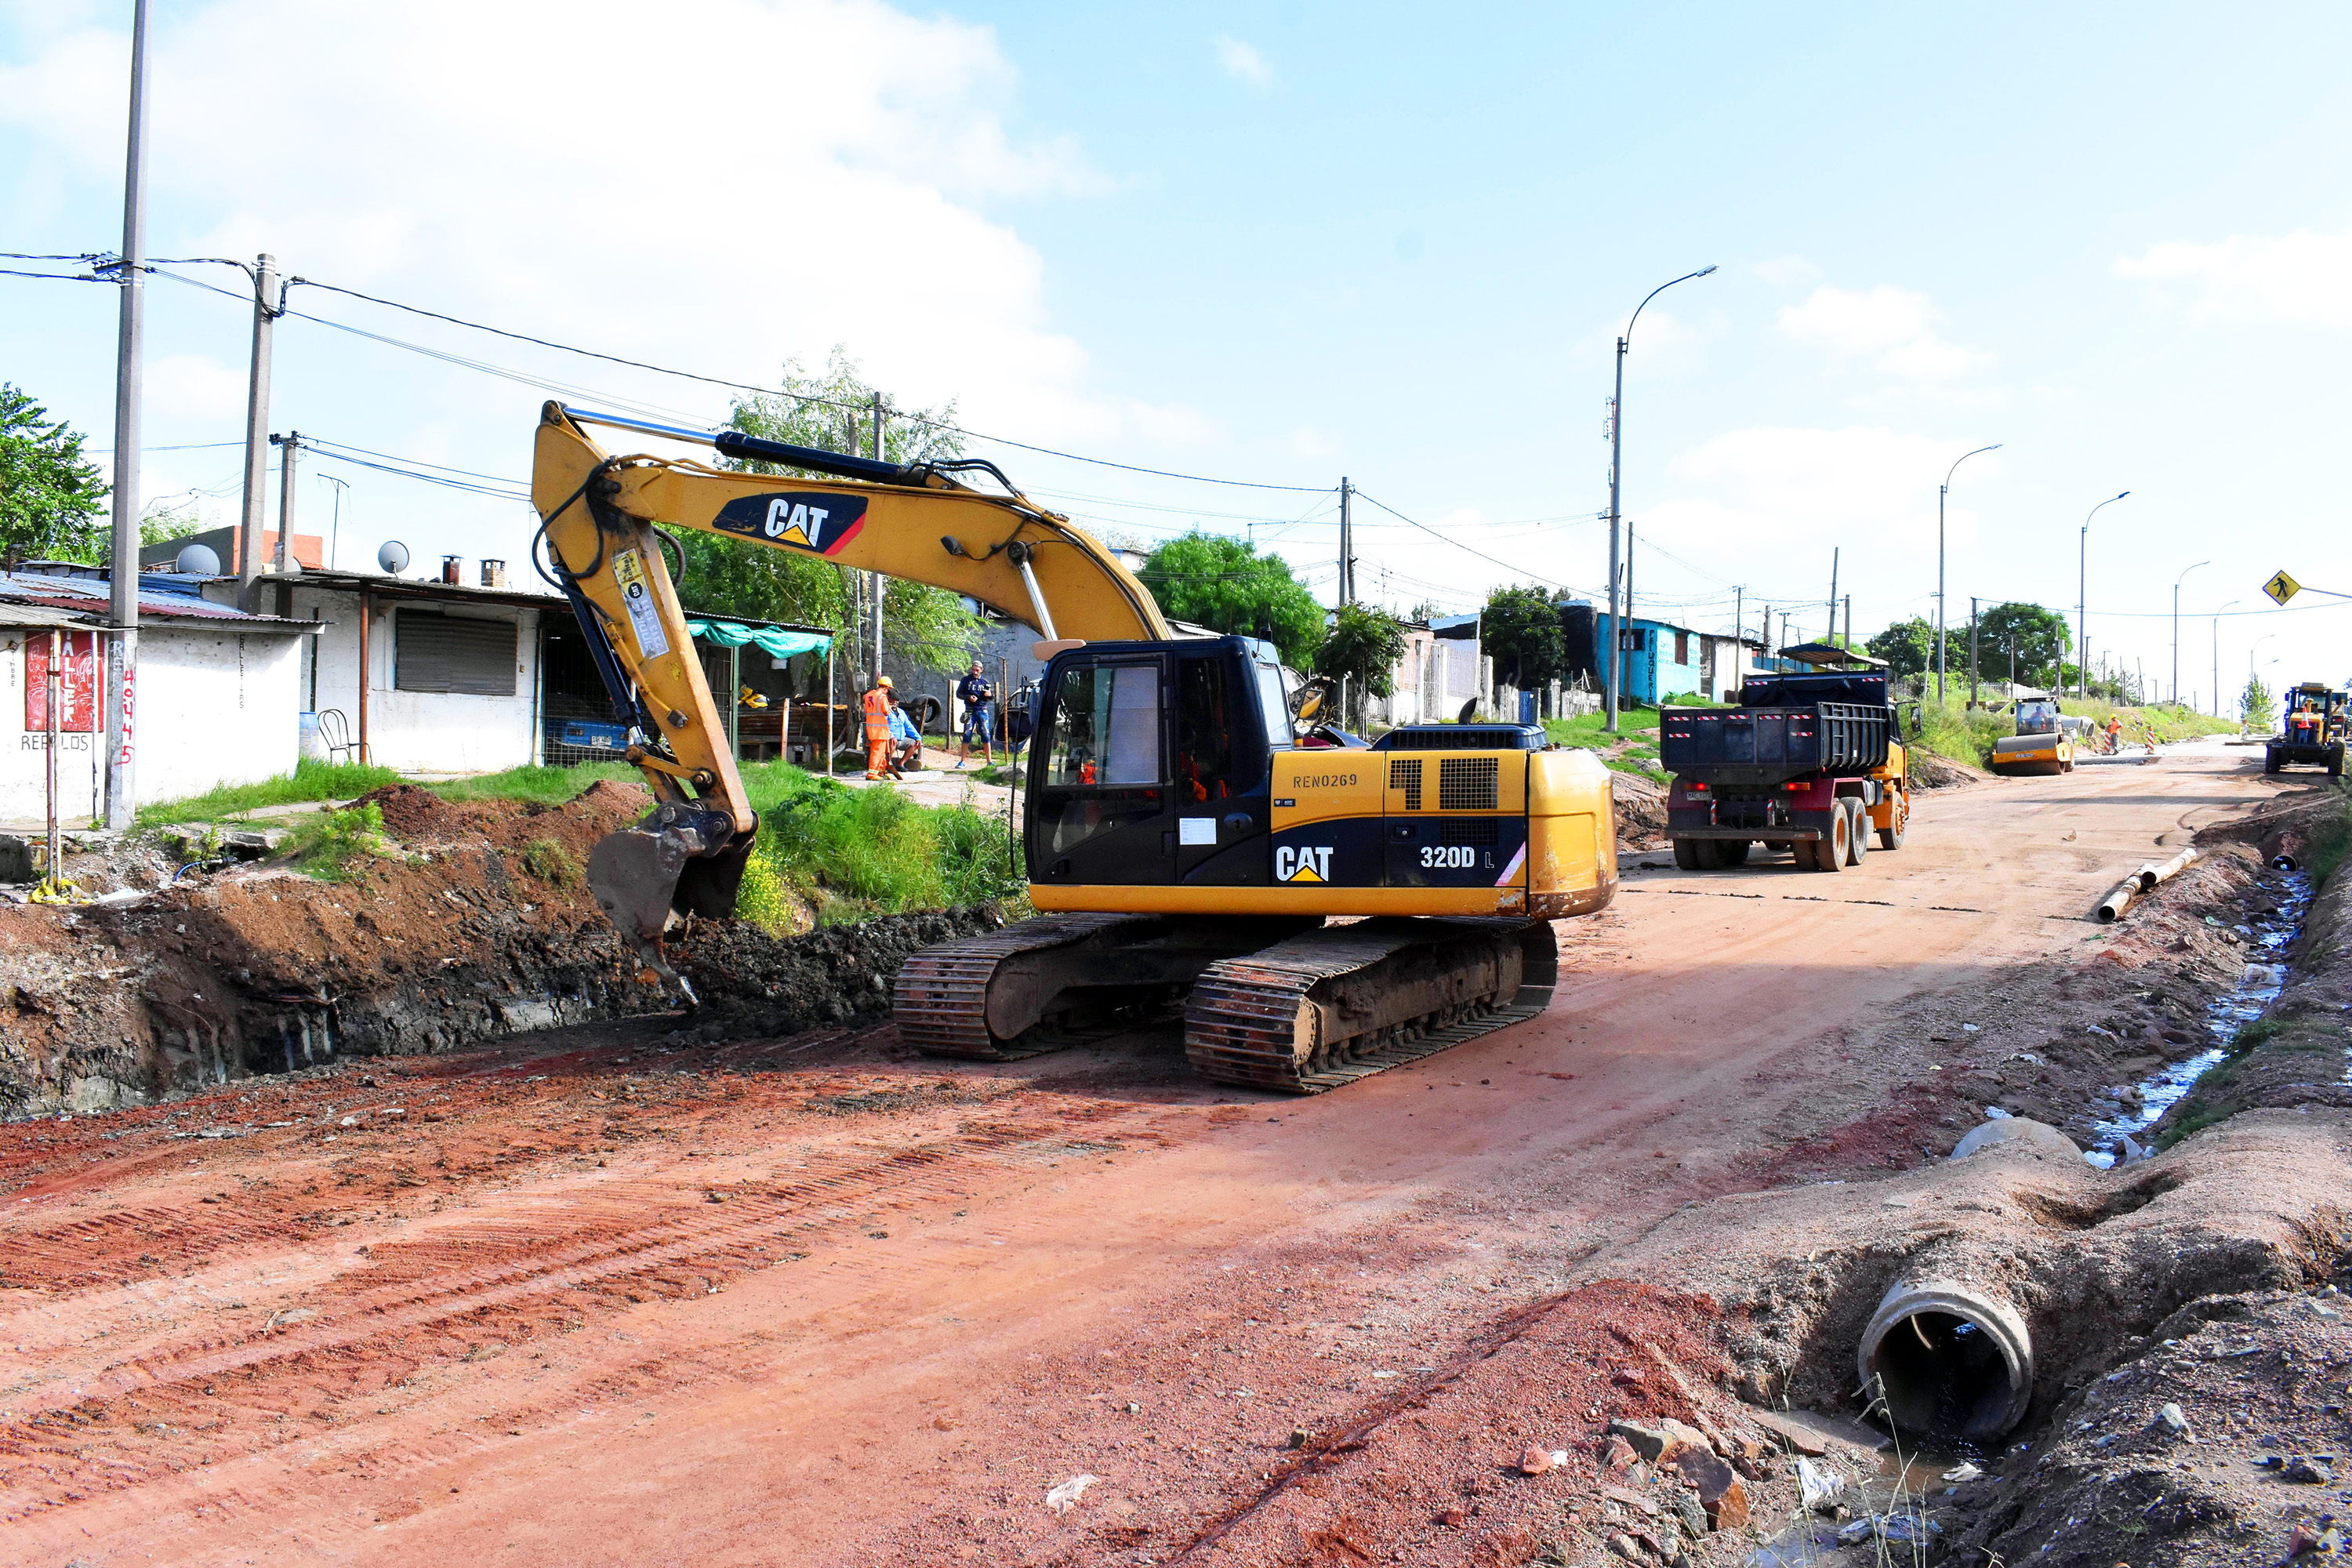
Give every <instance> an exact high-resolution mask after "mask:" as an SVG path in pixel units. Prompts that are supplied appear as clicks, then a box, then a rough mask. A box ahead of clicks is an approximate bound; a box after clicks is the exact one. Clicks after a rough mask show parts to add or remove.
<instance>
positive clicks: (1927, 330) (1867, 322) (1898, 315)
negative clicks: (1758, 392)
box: [1780, 283, 1991, 381]
mask: <svg viewBox="0 0 2352 1568" xmlns="http://www.w3.org/2000/svg"><path fill="white" fill-rule="evenodd" d="M1938 319H1939V318H1938V316H1937V310H1936V307H1935V304H1934V302H1933V301H1932V300H1929V299H1928V298H1927V296H1926V295H1925V294H1917V293H1914V292H1913V291H1911V290H1910V289H1897V288H1895V286H1894V285H1893V284H1891V283H1881V284H1880V285H1878V286H1877V287H1876V288H1874V289H1866V290H1865V289H1836V288H1826V287H1825V288H1821V289H1814V290H1813V291H1812V293H1811V295H1810V296H1809V297H1808V298H1807V299H1806V300H1805V302H1804V303H1803V304H1801V305H1786V306H1783V307H1782V308H1781V310H1780V331H1783V332H1785V333H1787V334H1788V335H1789V336H1790V337H1791V338H1794V339H1796V340H1797V341H1798V342H1803V343H1812V344H1816V345H1818V346H1820V347H1822V348H1825V349H1827V350H1829V352H1830V353H1832V354H1834V355H1836V356H1838V357H1839V358H1841V359H1848V360H1866V361H1868V362H1870V363H1873V364H1874V365H1876V366H1877V368H1879V369H1880V370H1882V371H1885V372H1886V373H1887V374H1890V375H1896V376H1901V377H1903V378H1904V379H1906V380H1911V381H1940V380H1945V379H1948V378H1949V377H1952V376H1956V375H1959V374H1965V373H1966V372H1968V371H1970V370H1974V369H1976V368H1978V367H1979V366H1981V365H1985V364H1989V363H1991V359H1990V355H1987V354H1981V353H1977V352H1976V351H1975V350H1973V349H1964V348H1961V347H1959V346H1958V345H1957V344H1955V343H1948V342H1945V341H1944V340H1943V339H1941V338H1939V337H1937V335H1936V330H1935V327H1936V322H1937V320H1938Z"/></svg>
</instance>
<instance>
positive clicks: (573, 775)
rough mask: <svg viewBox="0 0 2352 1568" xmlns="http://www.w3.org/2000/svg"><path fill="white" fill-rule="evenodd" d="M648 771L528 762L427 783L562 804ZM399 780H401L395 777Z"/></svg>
mask: <svg viewBox="0 0 2352 1568" xmlns="http://www.w3.org/2000/svg"><path fill="white" fill-rule="evenodd" d="M644 777H645V775H644V774H643V773H638V772H637V770H636V769H635V768H633V767H631V766H630V765H629V764H628V763H580V764H578V765H577V766H575V767H568V768H549V767H538V766H525V767H520V768H507V769H505V770H503V771H502V772H499V773H477V774H476V775H474V776H473V777H472V778H464V779H451V780H449V781H447V782H446V783H445V784H429V785H427V786H426V787H427V788H429V789H431V790H432V791H433V793H434V794H436V795H439V796H440V797H441V798H442V799H444V800H513V801H525V802H529V803H530V804H532V805H562V804H563V803H564V802H565V801H567V800H571V799H572V798H573V797H574V796H576V795H579V793H580V792H581V791H582V790H584V789H586V788H587V787H588V786H589V785H590V784H595V783H598V782H599V781H601V780H605V779H610V780H612V781H613V782H614V783H615V784H637V783H640V782H642V781H643V779H644ZM395 782H398V781H395Z"/></svg>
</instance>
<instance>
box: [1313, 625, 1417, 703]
mask: <svg viewBox="0 0 2352 1568" xmlns="http://www.w3.org/2000/svg"><path fill="white" fill-rule="evenodd" d="M1403 657H1404V623H1403V622H1402V621H1400V620H1398V619H1397V618H1396V617H1395V616H1392V615H1390V614H1389V613H1388V612H1387V611H1386V610H1381V609H1375V608H1374V607H1372V606H1371V605H1364V604H1354V605H1340V606H1339V609H1338V610H1337V611H1336V612H1335V613H1334V614H1333V615H1332V616H1331V630H1330V633H1329V635H1328V636H1327V637H1324V639H1323V645H1322V647H1318V648H1317V649H1316V650H1315V673H1316V674H1318V675H1328V676H1332V677H1335V678H1338V679H1344V680H1346V681H1347V683H1348V696H1349V700H1350V701H1355V700H1360V699H1361V698H1364V697H1386V696H1388V695H1390V694H1391V692H1393V691H1394V690H1395V689H1396V667H1397V660H1399V659H1401V658H1403ZM1342 721H1343V722H1344V716H1343V720H1342Z"/></svg>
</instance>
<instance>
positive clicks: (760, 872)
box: [735, 767, 1023, 931]
mask: <svg viewBox="0 0 2352 1568" xmlns="http://www.w3.org/2000/svg"><path fill="white" fill-rule="evenodd" d="M752 805H753V807H754V809H756V810H758V811H759V813H760V833H759V837H758V840H757V841H756V842H755V843H754V844H753V846H752V849H751V859H750V860H749V861H748V862H747V863H746V864H745V866H744V876H743V882H742V885H741V888H740V889H739V890H738V891H737V894H736V900H735V910H736V913H737V914H739V915H740V916H742V917H743V918H744V919H746V920H749V921H752V922H753V923H754V924H757V925H759V926H760V927H761V929H763V930H769V931H775V930H781V929H784V928H785V927H787V926H789V925H790V924H791V923H792V906H791V900H792V899H793V897H797V898H799V899H800V900H803V901H804V902H806V903H807V904H809V905H811V906H812V907H813V908H814V912H815V916H816V919H817V920H818V921H820V922H821V923H824V924H833V923H835V922H838V921H854V920H863V919H866V917H868V916H870V915H877V914H898V913H901V912H905V911H909V910H939V909H949V908H952V907H955V906H958V905H963V904H975V903H989V902H993V901H995V900H1002V899H1007V898H1011V897H1013V896H1014V895H1016V894H1018V893H1019V892H1020V891H1021V889H1022V887H1023V879H1022V876H1021V872H1020V868H1019V864H1018V862H1017V861H1016V860H1015V859H1014V858H1013V857H1012V855H1011V854H1009V853H1008V848H1007V845H1006V842H1005V831H1004V824H1003V821H1002V819H1000V818H997V817H994V816H982V815H981V814H980V813H979V812H977V811H974V810H972V809H971V807H970V806H962V805H949V806H936V807H934V806H923V805H917V804H915V802H913V801H911V800H909V799H908V798H907V797H906V796H905V795H901V794H899V793H898V791H897V790H893V789H851V788H849V787H848V786H847V785H845V784H836V783H835V782H834V781H832V780H830V779H816V778H812V777H810V776H809V775H808V774H806V773H802V772H800V770H798V769H796V768H792V769H786V768H781V767H779V768H774V769H772V770H763V773H762V776H761V778H760V779H759V781H758V787H757V788H755V789H754V790H753V794H752Z"/></svg>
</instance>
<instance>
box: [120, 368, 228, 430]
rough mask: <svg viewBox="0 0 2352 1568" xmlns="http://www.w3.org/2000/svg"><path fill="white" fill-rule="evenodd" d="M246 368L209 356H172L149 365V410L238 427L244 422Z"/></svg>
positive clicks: (147, 393) (146, 384) (147, 384)
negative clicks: (238, 424) (231, 365)
mask: <svg viewBox="0 0 2352 1568" xmlns="http://www.w3.org/2000/svg"><path fill="white" fill-rule="evenodd" d="M246 378H247V367H246V366H244V365H238V366H236V367H235V368H234V369H232V368H231V367H229V366H228V365H225V364H223V363H221V362H220V361H218V360H216V359H214V358H213V357H212V356H211V355H209V354H169V355H166V356H165V357H163V358H162V359H159V360H155V361H153V362H152V363H149V365H148V366H147V369H146V374H145V386H146V395H147V406H148V407H149V408H151V409H153V410H155V411H156V412H157V413H160V414H163V415H166V416H179V417H181V418H184V419H189V420H206V419H208V420H211V421H214V422H215V423H227V424H236V423H239V422H241V421H242V420H243V419H244V418H245V397H246Z"/></svg>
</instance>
